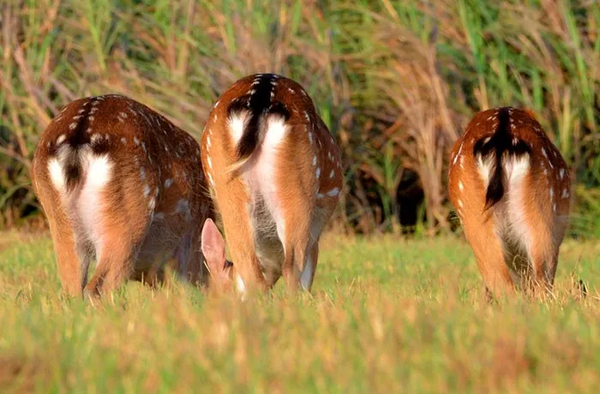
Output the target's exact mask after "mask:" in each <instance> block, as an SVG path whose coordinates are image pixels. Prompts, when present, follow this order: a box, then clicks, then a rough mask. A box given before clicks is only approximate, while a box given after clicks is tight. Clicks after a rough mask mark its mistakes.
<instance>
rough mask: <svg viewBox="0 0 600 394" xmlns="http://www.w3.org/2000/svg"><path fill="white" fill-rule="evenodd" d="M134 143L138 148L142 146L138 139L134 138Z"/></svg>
mask: <svg viewBox="0 0 600 394" xmlns="http://www.w3.org/2000/svg"><path fill="white" fill-rule="evenodd" d="M133 143H134V144H135V145H136V146H138V145H139V144H140V140H138V138H137V137H133Z"/></svg>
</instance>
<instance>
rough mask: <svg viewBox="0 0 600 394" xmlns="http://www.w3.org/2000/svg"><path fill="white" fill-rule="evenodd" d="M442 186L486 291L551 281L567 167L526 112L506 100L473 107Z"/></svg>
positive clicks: (562, 223) (565, 210)
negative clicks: (445, 187)
mask: <svg viewBox="0 0 600 394" xmlns="http://www.w3.org/2000/svg"><path fill="white" fill-rule="evenodd" d="M449 193H450V200H451V201H452V204H453V205H454V207H455V208H456V211H457V213H458V216H459V218H460V220H461V222H462V225H463V228H464V231H465V236H466V238H467V241H468V242H469V244H470V245H471V248H472V249H473V252H474V254H475V258H476V260H477V265H478V266H479V270H480V271H481V273H482V275H483V277H484V280H485V283H486V286H487V291H488V292H491V293H496V294H498V293H511V292H512V291H513V289H514V287H515V285H518V286H520V287H528V286H530V285H532V284H535V285H543V286H545V287H546V288H548V289H550V288H551V287H552V285H553V283H554V276H555V274H556V266H557V263H558V249H559V246H560V244H561V242H562V240H563V237H564V235H565V230H566V227H567V221H568V214H569V193H570V182H569V172H568V169H567V165H566V163H565V161H564V160H563V158H562V157H561V155H560V153H559V151H558V150H557V149H556V147H555V146H554V145H553V144H552V142H550V140H549V139H548V137H547V136H546V134H545V133H544V131H543V130H542V128H541V127H540V124H539V123H538V122H537V121H536V119H535V118H534V116H533V114H531V113H530V112H528V111H526V110H520V109H516V108H510V107H507V108H498V109H491V110H487V111H483V112H480V113H478V114H477V115H475V117H474V118H473V120H471V122H470V123H469V125H468V126H467V129H466V132H465V133H464V135H463V136H462V137H461V138H460V139H459V140H458V141H457V142H456V144H455V145H454V149H453V151H452V156H451V162H450V174H449Z"/></svg>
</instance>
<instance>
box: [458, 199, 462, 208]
mask: <svg viewBox="0 0 600 394" xmlns="http://www.w3.org/2000/svg"><path fill="white" fill-rule="evenodd" d="M458 206H459V207H460V208H462V207H463V202H462V201H461V200H458Z"/></svg>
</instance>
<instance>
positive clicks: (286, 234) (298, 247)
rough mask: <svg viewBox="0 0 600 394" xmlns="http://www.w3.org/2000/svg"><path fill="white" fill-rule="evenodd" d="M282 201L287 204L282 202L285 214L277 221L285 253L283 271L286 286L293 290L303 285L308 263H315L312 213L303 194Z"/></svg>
mask: <svg viewBox="0 0 600 394" xmlns="http://www.w3.org/2000/svg"><path fill="white" fill-rule="evenodd" d="M288 197H289V196H288ZM281 201H282V202H284V204H285V205H284V204H282V207H281V208H282V211H281V212H282V213H283V215H282V217H281V218H280V219H279V221H278V223H277V232H278V234H279V239H281V240H282V244H283V245H284V255H285V257H284V261H283V266H282V267H281V271H282V274H283V278H284V280H285V286H286V288H287V289H289V290H290V291H292V292H293V291H296V290H297V289H298V287H299V286H300V285H301V278H302V273H303V271H304V269H305V267H306V266H307V264H310V265H311V266H312V264H313V263H312V262H309V260H310V256H311V246H312V244H313V241H312V239H311V234H310V217H311V215H310V209H309V207H308V204H307V201H306V199H304V198H302V197H301V196H298V198H295V199H294V198H288V199H286V200H281ZM311 276H312V274H311Z"/></svg>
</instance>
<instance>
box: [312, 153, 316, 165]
mask: <svg viewBox="0 0 600 394" xmlns="http://www.w3.org/2000/svg"><path fill="white" fill-rule="evenodd" d="M312 165H313V166H316V165H317V156H316V155H315V156H313V161H312Z"/></svg>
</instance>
